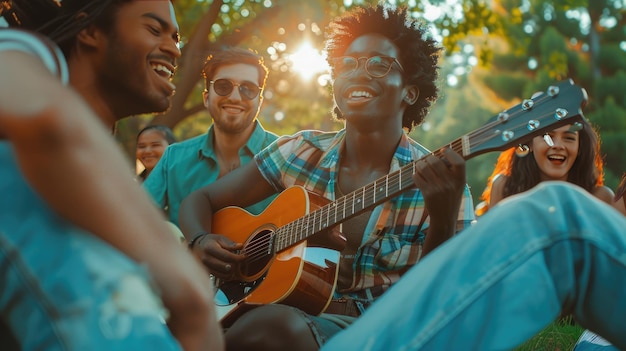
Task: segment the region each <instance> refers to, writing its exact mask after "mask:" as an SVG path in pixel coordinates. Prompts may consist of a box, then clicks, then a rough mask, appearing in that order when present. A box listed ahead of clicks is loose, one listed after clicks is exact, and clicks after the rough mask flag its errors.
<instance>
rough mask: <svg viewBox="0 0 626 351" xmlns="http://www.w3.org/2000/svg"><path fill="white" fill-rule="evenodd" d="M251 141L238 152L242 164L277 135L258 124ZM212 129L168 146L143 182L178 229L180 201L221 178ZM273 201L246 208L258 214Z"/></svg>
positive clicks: (248, 160)
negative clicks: (219, 176)
mask: <svg viewBox="0 0 626 351" xmlns="http://www.w3.org/2000/svg"><path fill="white" fill-rule="evenodd" d="M255 123H256V126H255V128H254V131H253V132H252V135H251V136H250V139H248V142H247V143H246V144H245V145H244V146H243V147H242V148H241V149H239V159H240V162H241V165H243V164H246V163H248V162H250V161H251V160H252V158H253V157H254V155H255V154H257V153H258V152H259V151H261V150H262V149H263V148H265V147H266V146H268V145H269V144H271V143H272V142H273V141H274V140H276V139H277V138H278V136H277V135H276V134H274V133H271V132H268V131H266V130H265V129H263V127H262V126H261V124H260V123H259V122H258V121H257V122H255ZM214 138H215V136H214V131H213V126H211V128H209V130H208V132H207V133H205V134H203V135H199V136H197V137H194V138H191V139H188V140H185V141H181V142H178V143H174V144H172V145H170V146H168V147H167V149H166V150H165V152H164V153H163V156H162V157H161V159H160V160H159V162H158V163H157V165H156V167H154V169H153V170H152V172H150V175H149V176H148V178H147V179H146V180H145V182H144V183H143V186H144V188H145V189H146V191H147V192H148V193H149V194H150V195H151V196H152V198H153V199H154V201H155V202H156V203H157V206H159V207H160V208H162V209H163V210H164V211H165V213H166V215H167V218H168V220H169V221H171V222H172V223H174V224H176V225H177V226H178V211H179V209H180V204H181V202H182V201H183V200H184V199H185V197H187V196H188V195H189V194H191V193H192V192H193V191H195V190H197V189H199V188H201V187H203V186H206V185H208V184H211V183H212V182H214V181H215V180H216V179H217V177H218V175H219V172H220V170H219V165H218V162H217V156H216V155H215V150H214V149H213V140H214ZM270 201H271V199H267V200H265V201H262V202H259V203H257V204H255V205H252V206H250V207H248V208H247V210H248V211H250V212H251V213H254V214H258V213H260V212H261V211H263V209H265V207H267V205H269V203H270Z"/></svg>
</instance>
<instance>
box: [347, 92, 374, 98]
mask: <svg viewBox="0 0 626 351" xmlns="http://www.w3.org/2000/svg"><path fill="white" fill-rule="evenodd" d="M350 97H367V98H370V97H372V94H370V93H368V92H367V91H353V92H351V93H350Z"/></svg>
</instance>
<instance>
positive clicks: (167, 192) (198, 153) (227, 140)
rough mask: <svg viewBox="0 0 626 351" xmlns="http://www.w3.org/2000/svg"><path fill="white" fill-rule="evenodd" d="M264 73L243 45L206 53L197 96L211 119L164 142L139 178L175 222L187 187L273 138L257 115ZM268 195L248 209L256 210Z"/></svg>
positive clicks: (197, 184)
mask: <svg viewBox="0 0 626 351" xmlns="http://www.w3.org/2000/svg"><path fill="white" fill-rule="evenodd" d="M267 75H268V70H267V67H266V66H265V64H264V60H263V58H262V57H261V56H260V55H258V54H257V53H255V52H253V51H251V50H248V49H243V48H237V47H231V48H227V49H224V50H221V51H218V52H216V53H214V54H213V55H211V56H209V57H208V58H207V60H206V62H205V64H204V68H203V70H202V76H203V78H204V81H205V90H204V92H203V93H202V98H203V100H204V106H205V107H206V108H207V110H208V112H209V114H210V115H211V117H212V118H213V125H212V126H211V127H210V128H209V130H208V132H207V133H205V134H202V135H200V136H197V137H195V138H191V139H189V140H185V141H183V142H179V143H176V144H173V145H170V147H168V148H167V150H165V153H164V154H163V157H162V158H161V159H160V160H159V162H158V163H157V165H156V167H155V168H154V170H152V172H151V173H150V176H149V177H148V178H147V179H146V181H145V182H144V187H145V188H146V189H147V191H148V192H149V193H150V194H151V195H152V197H153V198H154V199H155V200H156V202H157V204H158V205H159V206H160V207H161V208H163V209H164V210H165V212H166V214H167V216H168V218H169V220H170V221H171V222H172V223H174V224H176V225H178V211H179V207H180V203H181V202H182V200H183V199H184V198H185V197H186V196H187V195H189V194H190V193H191V192H192V191H194V190H196V189H199V188H201V187H202V186H205V185H207V184H211V183H213V182H214V181H215V180H216V179H218V178H220V177H222V176H223V175H225V174H227V173H229V172H230V171H232V170H233V169H235V168H237V167H240V166H241V165H243V164H246V163H248V162H250V161H251V160H252V157H253V156H254V155H255V154H256V153H258V152H259V151H261V149H263V148H264V147H266V146H267V145H269V144H270V143H271V142H272V141H274V140H276V135H275V134H273V133H271V132H268V131H266V130H264V129H263V127H262V126H261V123H260V122H259V121H258V120H257V116H258V114H259V111H260V109H261V104H262V102H263V88H264V87H265V81H266V79H267ZM268 201H269V200H267V201H262V202H260V203H259V204H257V205H253V206H251V207H249V208H248V209H249V210H250V211H252V212H255V213H258V212H260V211H261V210H263V209H264V208H265V207H266V206H267V204H268Z"/></svg>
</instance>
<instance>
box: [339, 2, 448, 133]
mask: <svg viewBox="0 0 626 351" xmlns="http://www.w3.org/2000/svg"><path fill="white" fill-rule="evenodd" d="M370 33H376V34H380V35H383V36H385V37H387V38H388V39H389V40H391V42H393V43H394V44H395V45H396V47H397V48H398V49H399V51H400V57H398V60H399V61H400V63H401V64H402V67H403V68H404V79H405V80H406V83H407V84H412V85H415V86H417V87H418V89H419V98H418V100H417V101H416V102H415V104H413V105H411V106H409V107H408V108H407V109H406V111H405V112H404V116H403V117H402V126H403V127H404V128H407V129H408V130H409V131H410V130H411V129H413V127H414V126H418V125H420V124H421V123H422V122H423V121H424V118H425V117H426V114H427V113H428V109H429V108H430V106H431V105H432V104H433V103H434V102H435V101H436V100H437V95H438V92H439V89H438V88H437V85H436V81H437V78H438V74H439V72H438V71H439V66H438V62H439V57H440V51H441V50H442V47H441V46H440V45H438V43H437V42H436V41H435V40H434V39H432V38H431V37H430V34H429V32H428V30H427V28H426V24H425V23H423V22H421V21H418V20H416V19H414V18H412V17H411V14H410V12H409V10H408V9H407V8H406V7H391V6H389V5H382V4H378V5H372V6H368V7H357V8H355V9H353V10H350V11H347V12H345V13H344V14H343V15H342V16H340V17H337V18H336V19H334V20H333V21H332V22H331V23H330V24H329V26H328V27H327V29H326V38H327V39H326V52H327V53H328V58H327V59H328V63H329V65H330V67H331V68H332V65H333V64H332V62H333V59H334V58H336V57H339V56H343V55H344V53H345V51H346V49H347V48H348V46H349V45H350V44H351V43H352V42H353V41H354V40H355V39H356V38H358V37H360V36H362V35H365V34H370ZM337 112H338V111H337V108H335V114H336V117H337V118H338V119H341V116H340V115H339V113H337Z"/></svg>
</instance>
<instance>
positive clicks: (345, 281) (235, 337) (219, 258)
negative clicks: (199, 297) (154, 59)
mask: <svg viewBox="0 0 626 351" xmlns="http://www.w3.org/2000/svg"><path fill="white" fill-rule="evenodd" d="M327 39H328V42H327V43H328V44H327V50H328V62H329V64H330V67H331V73H332V76H333V79H334V81H333V94H334V100H335V105H336V108H335V113H336V115H337V118H339V119H341V120H342V121H344V124H345V128H343V129H342V130H340V131H338V132H332V133H325V132H321V131H302V132H299V133H297V134H295V135H292V136H285V137H281V138H279V139H278V140H277V141H276V142H274V143H273V144H271V145H270V146H269V147H267V148H265V149H264V150H262V151H261V152H260V153H259V154H257V155H256V156H255V162H251V163H250V164H248V165H245V166H243V167H241V168H240V169H238V170H236V171H234V172H232V173H230V174H228V175H227V176H225V177H223V178H221V179H219V180H217V181H216V182H215V183H213V184H211V185H208V186H206V187H204V188H201V189H200V190H198V191H196V192H194V193H192V194H191V195H190V196H189V197H188V198H187V199H186V200H185V201H184V202H183V206H182V207H181V211H180V218H179V220H180V222H181V227H182V230H183V232H184V234H185V235H186V237H187V239H188V240H189V242H191V247H192V250H193V252H194V254H195V255H196V256H197V257H198V258H199V259H200V260H201V262H203V263H204V264H205V266H207V268H208V269H209V270H210V271H211V273H212V274H213V276H214V277H215V279H216V280H217V281H220V282H229V281H237V280H238V278H240V277H239V275H240V272H241V271H242V270H245V268H242V267H248V261H247V259H248V257H250V258H251V259H253V258H258V255H259V251H262V248H261V249H259V247H256V246H255V245H248V244H247V243H246V244H244V243H243V242H244V241H245V240H233V239H232V237H231V238H229V237H227V236H224V235H219V234H212V233H211V222H212V218H213V217H212V215H211V214H213V213H214V212H215V211H218V210H220V209H223V208H225V207H227V206H232V205H235V206H238V207H245V206H247V205H250V204H252V203H255V202H257V201H259V200H261V199H264V198H266V197H268V196H270V195H273V194H275V193H279V192H282V191H284V190H285V189H288V188H289V189H294V188H296V189H297V187H302V188H304V189H306V190H307V191H308V192H310V193H313V194H316V195H318V196H322V197H324V198H326V199H328V200H331V201H335V204H336V207H335V208H336V210H335V211H333V212H332V213H333V219H332V220H333V221H335V220H336V223H342V228H341V234H339V231H338V230H330V231H329V230H324V231H321V232H320V233H319V234H314V235H311V237H310V238H309V240H308V243H309V244H310V245H309V247H307V248H306V249H305V255H304V256H305V258H304V259H305V261H306V259H307V257H308V256H306V255H307V254H308V253H310V252H313V250H317V249H318V248H317V247H311V246H316V245H318V246H319V245H321V246H326V247H334V248H337V249H341V251H340V253H339V251H333V250H329V251H333V252H335V253H336V255H335V256H332V255H330V254H329V256H328V257H326V258H325V260H321V262H322V263H320V261H317V262H315V264H317V265H320V264H321V265H328V266H329V268H331V267H338V276H337V281H336V286H333V285H331V287H330V289H328V290H329V291H330V292H331V295H332V296H330V295H329V296H328V300H323V302H322V307H326V308H325V313H323V314H321V315H317V314H318V313H319V312H321V311H313V310H312V309H310V307H311V305H312V303H313V302H312V301H311V299H309V298H308V297H306V296H304V297H303V298H302V299H301V302H302V303H301V304H298V303H296V304H293V305H296V306H290V305H288V304H289V302H288V301H284V302H285V304H266V305H263V306H260V307H257V308H253V309H251V310H250V311H248V312H245V313H243V314H242V315H241V316H240V317H238V318H235V317H232V316H233V315H234V314H235V312H236V311H238V310H239V311H240V310H241V309H235V310H233V312H231V313H230V314H229V315H228V316H227V317H226V318H225V321H228V323H225V326H228V329H227V331H226V334H225V337H226V345H227V348H228V349H232V350H245V349H249V350H252V349H254V350H269V349H273V350H286V349H292V350H315V349H317V348H319V347H320V346H321V345H323V344H324V343H325V342H326V341H327V340H328V339H329V338H331V337H332V336H333V335H334V334H335V333H337V332H339V331H340V330H342V329H343V328H345V327H347V326H348V325H350V324H351V323H352V322H353V321H354V320H356V319H358V318H359V316H360V314H361V313H363V312H364V311H365V310H366V309H367V307H368V306H369V305H370V304H371V303H372V302H373V301H375V300H376V299H377V298H378V297H379V296H381V295H382V294H383V293H384V292H385V291H386V290H387V289H388V288H390V287H391V286H392V285H393V284H394V283H395V282H397V281H398V280H399V279H400V278H401V277H402V275H403V274H404V273H405V272H406V271H407V270H409V269H410V268H411V267H412V266H414V265H416V264H417V263H418V262H419V261H420V260H421V259H422V258H423V257H424V256H426V255H428V254H429V253H430V252H431V251H433V250H434V249H435V248H437V246H439V244H441V243H443V242H445V241H446V240H448V239H449V238H451V237H452V236H454V235H455V233H457V231H460V230H462V229H463V228H465V227H467V226H469V224H470V222H471V221H472V220H473V219H474V217H473V205H472V201H471V196H470V192H469V189H468V187H467V185H466V184H465V162H464V159H463V158H462V157H461V156H460V155H459V154H457V153H456V152H454V151H452V150H446V151H444V152H442V154H441V155H439V156H435V155H433V154H430V152H429V150H427V149H426V148H425V147H423V146H422V145H420V144H419V143H417V142H416V141H414V140H412V139H411V138H409V136H408V135H407V133H408V131H410V129H411V128H413V127H414V126H416V125H419V124H420V123H422V121H423V119H424V118H425V117H426V114H427V111H428V108H429V107H430V106H431V104H432V103H433V102H434V101H435V99H436V98H437V87H436V84H435V83H436V79H437V71H438V67H437V62H438V59H439V56H438V54H439V51H440V50H441V48H440V47H439V46H437V45H436V43H435V41H434V40H432V39H430V38H429V36H428V32H427V30H426V28H425V26H424V25H422V24H421V23H419V22H418V21H416V20H415V19H413V18H412V17H411V16H410V13H409V11H408V10H407V9H406V8H403V7H398V8H393V7H386V6H383V5H378V6H370V7H359V8H357V9H355V10H352V11H348V12H346V13H345V14H344V15H343V16H341V17H339V18H337V19H335V20H334V21H333V22H332V23H331V24H330V26H329V28H328V33H327ZM417 160H419V161H417ZM414 161H417V162H414ZM280 200H281V198H280V195H279V198H278V200H275V203H274V204H273V205H272V206H274V205H275V206H281V203H280ZM286 202H290V201H286ZM285 206H288V208H293V207H294V206H295V204H293V203H292V202H290V203H288V204H287V203H286V204H285ZM328 215H329V213H327V216H328ZM338 217H342V218H339V220H337V219H338ZM325 218H326V217H325ZM320 220H321V219H320ZM237 221H243V219H241V220H239V219H237ZM322 223H323V224H322ZM322 223H317V222H316V223H310V224H311V225H310V226H306V225H305V226H303V228H302V230H303V231H305V232H308V231H309V230H310V231H311V232H314V230H313V229H314V227H315V225H316V224H317V225H318V226H319V225H322V226H326V225H327V220H326V219H324V221H323V222H322ZM336 223H335V224H336ZM304 238H306V236H304ZM276 244H278V245H280V244H281V243H280V241H279V239H277V243H276ZM270 245H271V242H270ZM248 246H249V247H248ZM270 251H271V250H270ZM287 251H289V249H288V250H287ZM285 255H286V256H289V254H285ZM277 260H278V259H277ZM275 264H277V263H275ZM304 274H305V273H304V272H303V275H304ZM278 275H280V272H279V274H278ZM272 277H273V272H272V267H270V271H269V272H268V273H267V276H266V278H265V281H263V282H262V283H261V285H260V287H258V288H256V289H261V288H262V287H263V284H266V285H269V286H272V285H273V284H274V283H273V282H272V281H271V279H272ZM290 278H291V277H282V278H281V279H279V280H281V281H284V279H290ZM229 286H233V285H231V284H228V283H224V284H223V285H221V287H222V288H221V289H220V291H219V292H218V293H217V296H222V295H229V294H231V293H232V291H231V290H230V289H229V288H228V287H229ZM248 286H250V285H248ZM218 287H219V286H218ZM254 288H255V287H251V290H252V291H254ZM333 288H334V289H333ZM244 294H245V291H244ZM231 296H232V295H231ZM290 298H291V297H290ZM294 299H296V300H297V298H294ZM326 303H328V305H327V306H325V304H326ZM322 309H323V308H322ZM307 311H308V312H307ZM240 314H241V313H240ZM231 317H232V318H231ZM232 320H234V323H232V325H231V322H232ZM226 324H227V325H226Z"/></svg>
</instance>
